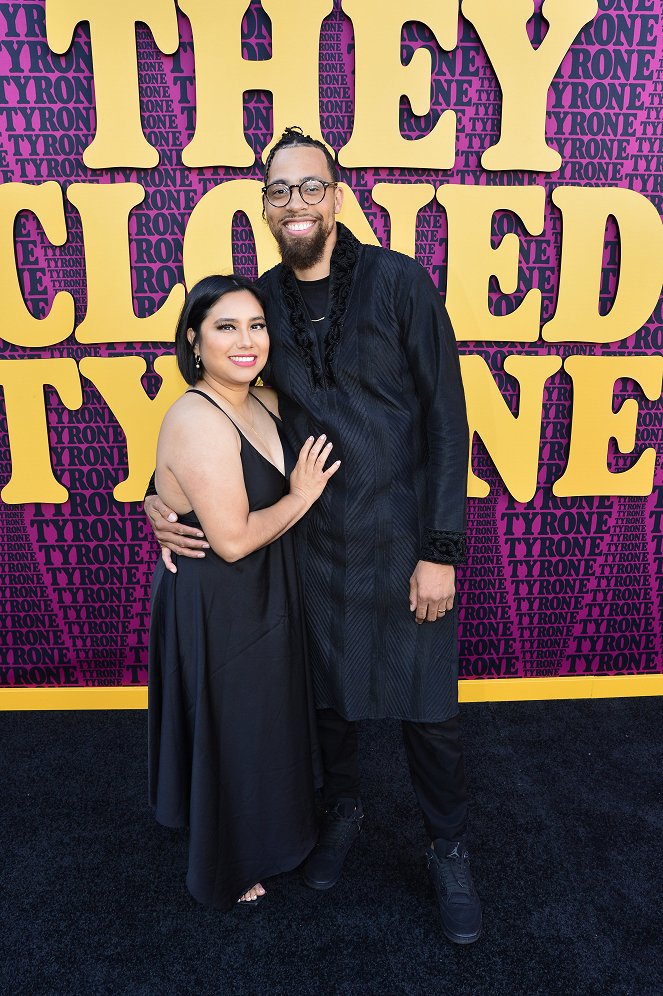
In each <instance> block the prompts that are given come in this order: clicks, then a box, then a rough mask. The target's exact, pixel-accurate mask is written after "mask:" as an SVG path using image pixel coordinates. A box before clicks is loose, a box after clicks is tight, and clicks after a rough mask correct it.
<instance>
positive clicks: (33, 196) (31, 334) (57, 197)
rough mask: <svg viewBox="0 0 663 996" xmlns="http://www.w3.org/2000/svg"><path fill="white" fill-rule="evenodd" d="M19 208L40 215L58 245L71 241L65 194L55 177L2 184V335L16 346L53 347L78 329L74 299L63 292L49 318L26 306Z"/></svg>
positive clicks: (0, 201) (0, 244) (42, 222)
mask: <svg viewBox="0 0 663 996" xmlns="http://www.w3.org/2000/svg"><path fill="white" fill-rule="evenodd" d="M19 211H32V212H34V214H36V215H37V218H38V219H39V221H40V222H41V224H42V225H43V228H44V232H45V233H46V237H47V239H48V240H49V241H50V242H51V243H52V244H53V245H56V246H61V245H64V243H65V242H66V241H67V226H66V224H65V220H64V211H63V210H62V193H61V191H60V186H59V184H57V183H56V182H55V180H48V181H47V182H46V183H39V184H32V183H3V184H1V185H0V232H2V238H0V273H2V274H3V275H4V277H5V279H4V280H3V285H2V312H3V314H2V338H3V339H5V341H6V342H11V343H13V344H14V345H15V346H28V347H33V348H37V347H38V346H53V345H54V344H55V343H56V342H62V340H63V339H66V338H67V336H68V335H71V333H72V332H73V329H74V299H73V298H72V296H71V294H67V292H66V291H60V292H59V293H58V294H56V295H55V298H54V299H53V305H52V307H51V310H50V313H49V314H48V316H47V317H46V318H41V319H39V318H35V317H34V315H31V314H30V312H29V311H28V309H27V308H26V306H25V301H24V300H23V295H22V293H21V286H20V283H19V281H18V279H17V278H16V256H15V254H14V221H15V219H16V215H17V214H18V213H19Z"/></svg>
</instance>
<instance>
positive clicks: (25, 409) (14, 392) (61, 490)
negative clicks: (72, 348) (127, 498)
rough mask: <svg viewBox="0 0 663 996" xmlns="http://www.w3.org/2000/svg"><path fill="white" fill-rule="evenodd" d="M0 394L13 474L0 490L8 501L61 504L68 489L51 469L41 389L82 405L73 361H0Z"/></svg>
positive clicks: (74, 405)
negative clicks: (52, 390) (0, 394)
mask: <svg viewBox="0 0 663 996" xmlns="http://www.w3.org/2000/svg"><path fill="white" fill-rule="evenodd" d="M0 384H1V385H2V387H3V388H4V392H5V406H6V409H7V432H8V435H9V448H10V450H11V457H12V476H11V478H10V480H9V483H8V484H6V485H5V487H4V488H3V489H2V493H0V498H2V500H3V501H4V502H6V503H7V504H8V505H18V504H21V503H22V502H32V501H39V502H46V503H48V504H53V505H58V504H60V503H61V502H65V501H66V500H67V498H68V497H69V492H68V491H67V489H66V488H65V487H63V486H62V484H59V483H58V481H56V480H55V478H54V476H53V471H52V469H51V454H50V450H49V445H48V428H47V425H46V406H45V402H44V387H45V386H46V385H47V384H50V385H51V386H52V387H54V388H55V390H56V391H57V392H58V394H59V395H60V397H61V398H62V401H63V403H64V404H65V405H66V406H67V408H71V409H76V408H80V407H81V405H82V403H83V394H82V392H81V381H80V377H79V376H78V369H77V367H76V361H75V360H67V359H63V360H0Z"/></svg>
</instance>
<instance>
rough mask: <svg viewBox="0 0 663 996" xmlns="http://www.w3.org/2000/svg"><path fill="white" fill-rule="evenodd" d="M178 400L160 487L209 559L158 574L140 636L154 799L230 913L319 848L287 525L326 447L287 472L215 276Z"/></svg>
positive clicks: (201, 294)
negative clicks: (185, 833)
mask: <svg viewBox="0 0 663 996" xmlns="http://www.w3.org/2000/svg"><path fill="white" fill-rule="evenodd" d="M175 350H176V354H177V362H178V366H179V368H180V371H181V373H182V375H183V377H184V379H185V380H186V381H187V383H188V384H190V385H192V386H194V387H193V389H192V390H189V391H187V392H186V393H185V394H184V395H183V396H182V397H181V398H180V399H179V400H178V401H176V402H175V404H174V405H173V406H172V407H171V408H170V410H169V411H168V412H167V413H166V417H165V418H164V421H163V425H162V427H161V432H160V435H159V442H158V447H157V470H156V485H157V490H158V492H159V494H160V495H161V496H162V497H163V499H164V500H165V501H167V502H168V504H169V505H170V506H171V507H172V508H173V509H174V510H175V511H176V512H177V513H178V516H179V517H180V520H181V521H183V522H186V523H188V524H191V525H199V526H200V528H201V529H202V530H203V532H204V533H205V536H206V538H207V541H208V542H209V545H210V548H211V549H210V550H209V551H208V553H207V555H206V556H205V558H204V559H199V560H192V559H187V558H184V557H182V558H180V560H179V561H178V571H177V573H176V574H171V573H170V572H165V574H164V577H163V579H162V581H161V583H160V585H159V588H158V590H157V594H156V597H155V603H154V606H153V613H152V625H151V632H150V678H149V698H150V710H149V725H150V800H151V802H152V805H153V806H154V807H155V814H156V818H157V819H158V820H159V822H161V823H164V824H165V825H167V826H173V827H182V826H187V825H188V826H189V828H190V840H189V868H188V875H187V885H188V887H189V890H190V891H191V893H192V895H193V896H194V897H195V898H196V899H197V900H199V901H200V902H201V903H204V904H206V905H210V906H214V907H216V908H220V909H230V908H231V907H233V906H234V904H235V903H236V902H238V901H239V902H240V903H242V904H245V905H247V904H251V903H255V902H256V901H257V899H259V898H262V896H263V895H264V892H265V890H264V888H263V886H262V884H261V880H262V879H263V878H266V877H268V876H270V875H276V874H278V873H279V872H284V871H288V870H290V869H292V868H294V867H296V866H297V865H298V864H300V863H301V861H303V859H304V858H305V857H306V855H307V854H308V852H309V851H310V850H311V848H312V847H313V846H314V844H315V840H316V833H317V827H316V824H315V814H314V790H315V784H314V772H313V760H312V759H313V745H314V742H315V740H314V733H313V718H312V707H311V703H310V695H309V689H308V678H307V671H306V667H305V637H304V621H303V619H302V615H301V608H300V605H301V599H300V591H299V586H298V580H297V573H296V570H295V561H294V551H293V542H292V534H291V533H290V532H289V530H290V529H291V527H292V526H294V524H295V523H296V522H297V521H298V520H299V519H301V517H302V516H303V515H305V513H306V512H307V511H308V509H309V508H310V507H311V505H312V504H313V502H314V501H315V500H316V499H317V498H318V497H319V496H320V495H321V494H322V491H323V490H324V487H325V485H326V483H327V481H328V480H329V478H330V477H331V476H332V474H334V473H335V472H336V470H337V469H338V467H339V465H340V461H336V463H334V464H332V465H331V466H330V467H329V468H328V469H326V470H325V462H326V460H327V458H328V457H329V454H330V451H331V444H329V443H327V442H326V440H325V437H324V436H321V437H320V438H319V439H317V440H313V438H312V437H311V438H309V439H307V440H306V442H305V444H304V446H303V447H302V450H301V453H300V454H299V459H298V460H297V462H296V465H295V467H294V469H293V470H292V472H291V473H290V475H289V478H288V476H286V475H287V474H288V469H289V465H291V464H292V463H293V462H294V461H293V460H290V461H289V459H288V454H287V453H286V452H284V446H283V442H282V437H281V434H280V432H279V419H278V407H277V398H276V395H275V394H274V392H272V391H269V390H267V389H266V388H251V383H252V382H253V381H254V380H255V378H256V377H257V375H258V373H259V372H260V370H261V369H262V367H263V366H264V364H265V362H266V360H267V353H268V350H269V338H268V335H267V328H266V325H265V317H264V308H263V304H262V301H261V298H260V294H259V292H258V291H257V289H256V288H255V287H254V286H253V285H252V284H251V283H249V282H248V281H247V280H244V279H242V278H240V277H235V276H231V277H221V276H212V277H206V278H205V279H204V280H201V281H200V283H198V284H196V286H195V287H193V288H192V290H191V292H190V293H189V295H188V296H187V299H186V301H185V304H184V308H183V310H182V314H181V316H180V320H179V323H178V327H177V332H176V337H175Z"/></svg>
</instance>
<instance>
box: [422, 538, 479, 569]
mask: <svg viewBox="0 0 663 996" xmlns="http://www.w3.org/2000/svg"><path fill="white" fill-rule="evenodd" d="M466 557H467V544H466V542H465V533H446V532H442V531H440V530H439V529H427V530H426V532H425V533H424V540H423V543H422V545H421V553H420V559H421V560H429V561H431V562H432V563H433V564H453V565H454V567H455V566H456V564H462V563H464V561H465V558H466Z"/></svg>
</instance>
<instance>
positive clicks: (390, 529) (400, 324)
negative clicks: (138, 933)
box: [146, 128, 481, 944]
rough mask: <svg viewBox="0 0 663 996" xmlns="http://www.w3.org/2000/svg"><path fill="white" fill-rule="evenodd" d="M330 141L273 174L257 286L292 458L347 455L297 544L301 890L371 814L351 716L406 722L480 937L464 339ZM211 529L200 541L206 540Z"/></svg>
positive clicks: (420, 794) (296, 135)
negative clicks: (466, 655)
mask: <svg viewBox="0 0 663 996" xmlns="http://www.w3.org/2000/svg"><path fill="white" fill-rule="evenodd" d="M337 184H338V172H337V167H336V164H335V162H334V159H333V158H332V156H331V155H330V154H329V151H328V150H327V149H326V147H325V146H324V145H322V143H319V142H317V141H315V140H313V139H311V138H310V137H308V136H305V135H303V134H302V133H301V131H300V130H299V129H294V128H289V129H286V131H285V132H284V134H283V136H282V137H281V139H280V140H279V142H278V143H277V144H276V145H275V146H274V148H273V150H272V152H271V154H270V156H269V158H268V160H267V163H266V168H265V187H264V188H263V197H264V211H265V217H266V220H267V223H268V225H269V227H270V230H271V232H272V234H273V235H274V237H275V239H276V241H277V243H278V245H279V249H280V251H281V256H282V260H283V262H282V263H281V264H280V265H278V266H276V267H274V269H272V270H270V271H269V272H268V273H266V274H264V276H263V277H262V279H261V285H262V288H263V291H264V292H265V295H266V298H267V303H268V308H267V324H268V329H269V334H270V340H271V352H270V365H269V369H268V370H267V371H266V372H265V375H264V376H265V380H266V381H267V382H268V383H269V384H270V385H272V386H274V387H275V388H276V389H277V391H278V393H279V397H280V410H281V415H282V417H283V421H284V427H285V431H286V432H287V433H288V434H289V436H290V439H291V442H292V443H293V445H294V447H295V448H296V449H298V448H299V446H300V445H301V442H302V440H303V439H305V438H306V437H307V436H308V435H310V434H314V435H315V436H318V435H320V434H321V433H322V432H326V433H327V434H328V436H329V438H330V439H331V440H332V442H333V443H334V454H335V456H336V457H338V458H340V459H341V470H340V471H339V472H338V473H337V474H336V476H335V477H334V479H333V481H332V482H331V483H330V486H329V487H328V488H327V489H326V491H325V493H324V495H323V497H322V499H321V500H320V501H319V502H318V503H317V505H316V507H315V508H314V509H313V510H312V511H311V513H309V515H308V517H307V520H306V527H305V529H304V530H302V535H301V547H302V549H301V565H302V572H303V576H304V599H305V608H306V613H307V617H308V629H309V636H310V651H311V667H312V673H313V681H314V690H315V699H316V707H317V710H318V712H317V716H318V732H319V738H320V747H321V753H322V758H323V765H324V778H325V784H324V789H323V799H324V805H325V815H324V819H323V825H322V829H321V832H320V838H319V842H318V845H317V847H316V848H315V849H314V850H313V852H312V854H311V855H310V857H309V858H308V860H307V862H306V864H305V867H304V880H305V882H306V883H307V885H309V886H311V887H312V888H314V889H327V888H330V887H331V886H333V885H334V884H335V883H336V881H337V880H338V878H339V876H340V874H341V869H342V866H343V862H344V860H345V857H346V854H347V853H348V851H349V849H350V847H351V845H352V843H353V841H354V840H355V839H356V837H357V835H358V833H359V830H360V827H361V822H362V819H363V809H362V804H361V800H360V789H359V776H358V765H357V729H356V720H358V719H364V718H382V717H392V718H398V719H401V720H403V738H404V743H405V749H406V753H407V757H408V763H409V767H410V772H411V777H412V783H413V787H414V790H415V793H416V796H417V800H418V802H419V806H420V807H421V810H422V814H423V819H424V823H425V826H426V829H427V832H428V835H429V838H430V841H431V846H430V848H429V849H428V850H427V864H428V870H429V874H430V876H431V879H432V882H433V885H434V887H435V890H436V893H437V897H438V903H439V907H440V915H441V919H442V926H443V929H444V932H445V934H446V936H447V937H448V938H449V939H450V940H452V941H455V942H457V943H461V944H462V943H470V942H472V941H475V940H476V939H477V938H478V937H479V934H480V932H481V907H480V904H479V900H478V897H477V894H476V891H475V889H474V886H473V883H472V878H471V874H470V869H469V859H468V853H467V847H466V843H465V834H466V817H467V798H466V796H467V793H466V784H465V776H464V768H463V754H462V746H461V741H460V729H459V720H458V699H457V694H458V693H457V688H458V682H457V609H456V606H455V601H454V595H455V572H454V565H455V564H457V563H458V562H460V561H461V560H462V559H463V556H464V550H465V493H466V484H467V455H468V430H467V421H466V416H465V403H464V397H463V388H462V382H461V377H460V367H459V362H458V353H457V349H456V342H455V338H454V335H453V331H452V329H451V325H450V323H449V319H448V317H447V315H446V312H445V310H444V308H443V306H442V304H441V301H440V298H439V295H438V293H437V291H436V289H435V287H434V285H433V283H432V281H431V280H430V278H429V276H428V274H427V273H426V272H425V270H424V269H423V268H422V267H421V266H420V265H419V264H418V263H416V262H415V261H414V260H412V259H410V258H409V257H406V256H403V255H401V254H399V253H396V252H391V251H389V250H385V249H381V248H377V247H373V246H365V245H362V244H361V243H359V242H358V241H357V240H356V239H355V238H354V236H353V235H352V234H351V233H350V232H349V231H348V229H347V228H345V227H344V226H343V225H341V224H339V223H337V221H336V214H338V212H339V211H340V208H341V203H342V191H341V190H340V189H339V187H338V185H337ZM146 508H147V510H148V514H149V515H150V518H151V520H152V524H153V526H154V528H155V532H156V534H157V537H158V539H159V541H160V543H161V544H162V545H164V546H168V547H169V548H170V549H173V550H174V551H176V552H177V553H181V554H184V555H189V556H191V555H201V554H200V547H202V545H203V543H202V540H201V539H198V540H195V539H192V538H191V534H192V530H189V529H187V528H186V527H182V526H179V524H177V525H173V524H172V519H173V516H172V515H170V519H171V522H170V523H169V522H168V521H167V519H168V517H169V514H170V511H171V510H170V509H168V508H167V507H165V506H164V505H163V503H161V502H160V501H159V500H158V498H151V499H148V500H147V501H146ZM198 535H199V536H200V535H201V534H198Z"/></svg>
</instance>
